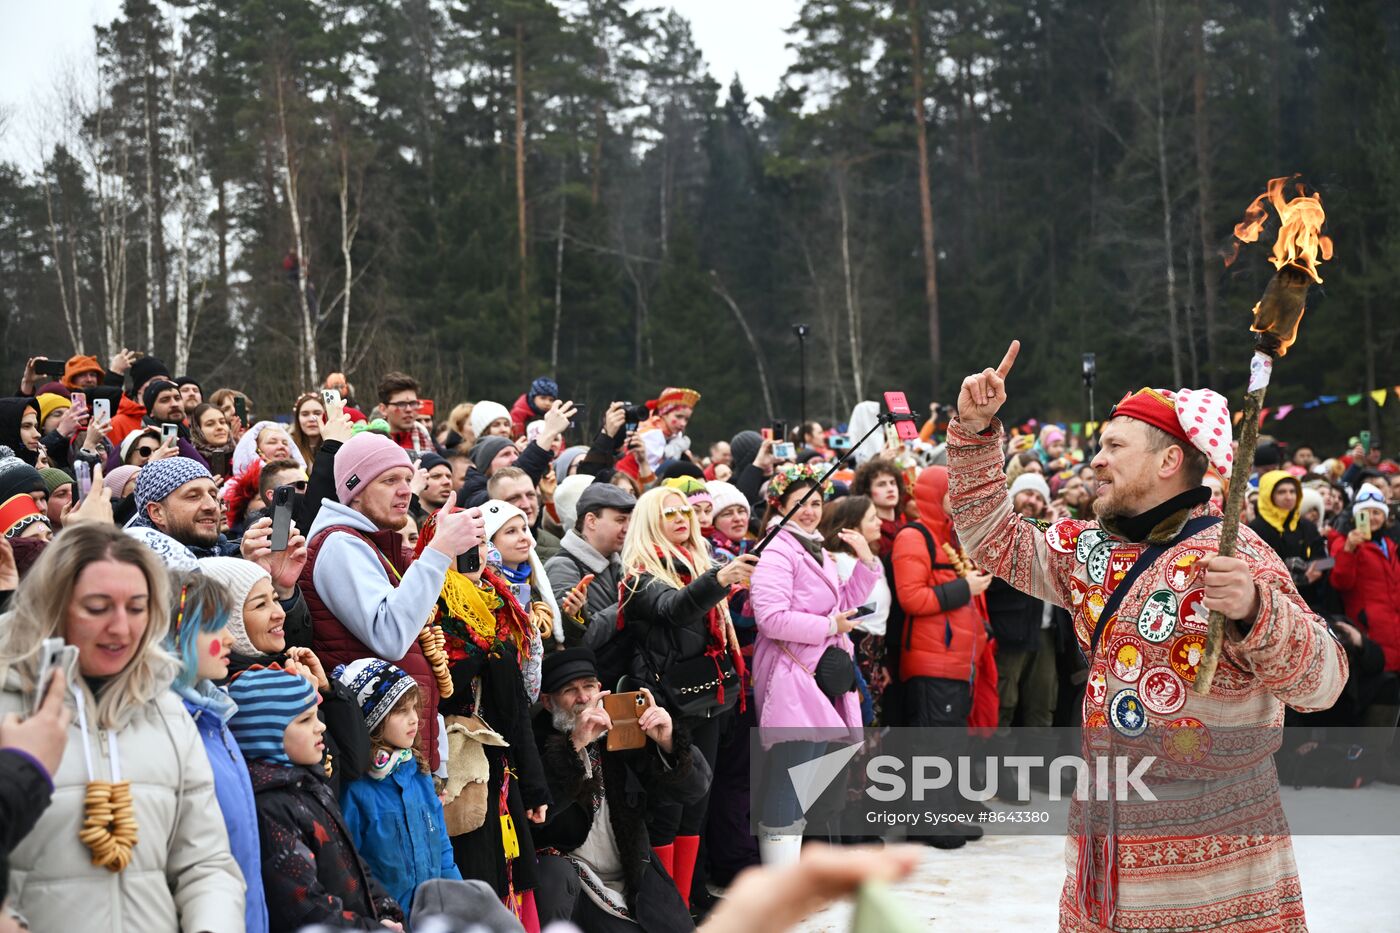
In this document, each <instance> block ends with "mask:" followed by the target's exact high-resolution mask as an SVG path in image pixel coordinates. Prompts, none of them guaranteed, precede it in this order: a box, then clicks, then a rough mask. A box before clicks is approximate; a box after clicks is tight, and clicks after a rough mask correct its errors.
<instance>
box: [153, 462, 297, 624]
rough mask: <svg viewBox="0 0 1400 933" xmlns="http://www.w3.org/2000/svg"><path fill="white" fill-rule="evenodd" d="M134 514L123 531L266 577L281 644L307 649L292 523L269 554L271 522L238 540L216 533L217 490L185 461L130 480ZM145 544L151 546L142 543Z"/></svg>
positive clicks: (156, 466) (204, 471)
mask: <svg viewBox="0 0 1400 933" xmlns="http://www.w3.org/2000/svg"><path fill="white" fill-rule="evenodd" d="M132 498H133V499H135V504H136V514H135V516H134V517H133V518H132V519H131V521H130V522H128V523H127V527H128V528H154V529H155V530H156V531H159V532H160V533H161V534H163V535H165V536H166V537H167V538H171V539H173V540H174V541H176V542H177V543H179V544H181V545H183V546H184V547H186V548H187V549H189V552H190V553H191V554H192V555H193V556H195V557H242V558H243V559H244V560H250V561H252V562H253V563H255V564H258V565H259V566H260V567H262V568H263V569H264V570H266V571H267V572H268V573H269V574H271V575H272V586H273V589H274V590H276V592H277V599H278V602H280V603H281V605H282V610H283V611H284V612H286V614H287V621H286V623H285V628H286V631H287V643H288V644H289V645H292V646H294V647H310V637H309V632H310V627H311V623H310V618H309V616H308V612H307V605H306V601H305V600H304V599H303V598H302V595H301V592H300V591H299V590H298V589H297V579H298V577H300V576H301V569H302V565H303V564H305V563H306V538H304V537H303V536H302V534H301V532H299V531H298V530H297V526H296V523H295V522H293V523H292V527H291V534H290V535H289V536H288V538H287V547H286V549H285V550H282V551H273V550H272V547H271V543H272V519H271V518H263V519H260V520H258V521H257V522H254V523H253V524H252V525H250V526H248V530H247V531H246V532H245V533H244V535H243V538H242V540H240V541H233V540H231V539H229V538H228V537H227V536H226V535H223V534H221V533H220V532H219V489H218V487H217V486H216V485H214V478H213V477H212V476H210V475H209V470H208V468H207V467H205V466H204V465H203V464H202V463H196V462H195V461H193V460H190V459H188V458H186V457H169V458H167V459H165V460H153V461H151V462H150V463H148V464H147V465H146V466H145V467H143V468H142V470H141V473H140V475H139V476H137V478H136V490H135V492H133V493H132ZM142 540H145V541H146V543H147V544H150V543H151V541H150V539H148V538H143V539H142Z"/></svg>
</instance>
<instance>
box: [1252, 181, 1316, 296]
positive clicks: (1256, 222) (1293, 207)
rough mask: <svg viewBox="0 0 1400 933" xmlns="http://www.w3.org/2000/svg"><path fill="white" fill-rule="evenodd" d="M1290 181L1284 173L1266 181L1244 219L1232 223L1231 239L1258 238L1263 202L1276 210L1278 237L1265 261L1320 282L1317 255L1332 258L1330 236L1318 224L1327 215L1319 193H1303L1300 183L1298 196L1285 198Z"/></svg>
mask: <svg viewBox="0 0 1400 933" xmlns="http://www.w3.org/2000/svg"><path fill="white" fill-rule="evenodd" d="M1293 177H1296V176H1293ZM1291 180H1292V178H1291V177H1287V176H1285V177H1283V178H1271V179H1270V180H1269V184H1268V187H1267V188H1266V189H1265V191H1264V193H1263V194H1261V195H1259V197H1257V198H1255V199H1254V200H1253V201H1252V202H1250V205H1249V207H1247V208H1245V212H1244V220H1242V221H1241V222H1240V223H1238V224H1236V225H1235V238H1236V239H1237V240H1239V241H1240V242H1242V243H1253V242H1255V241H1256V240H1258V239H1259V234H1260V232H1261V231H1262V230H1263V228H1264V221H1265V220H1267V219H1268V216H1269V212H1268V209H1267V208H1266V207H1265V202H1266V201H1267V202H1268V203H1269V204H1272V205H1273V207H1274V210H1275V211H1277V212H1278V218H1279V228H1278V238H1277V239H1275V240H1274V251H1273V255H1272V256H1270V257H1269V261H1270V262H1272V263H1273V264H1274V268H1275V269H1282V268H1283V267H1284V266H1293V267H1295V268H1297V269H1300V270H1302V271H1303V272H1306V273H1307V274H1308V275H1310V276H1311V277H1312V280H1313V281H1314V282H1316V283H1318V284H1319V285H1321V284H1322V276H1320V275H1318V273H1317V264H1318V262H1319V260H1318V254H1319V253H1320V254H1321V255H1322V261H1326V260H1328V259H1331V258H1332V238H1331V237H1328V236H1323V235H1322V224H1323V222H1324V221H1325V220H1326V219H1327V215H1326V213H1324V212H1323V210H1322V198H1321V196H1320V195H1316V194H1312V195H1310V194H1307V193H1306V191H1305V189H1304V188H1303V186H1302V185H1301V184H1299V185H1297V186H1296V187H1297V189H1298V196H1297V197H1295V198H1293V199H1292V200H1291V201H1285V200H1284V198H1283V189H1284V186H1286V185H1287V184H1288V182H1290V181H1291ZM1227 265H1228V263H1227Z"/></svg>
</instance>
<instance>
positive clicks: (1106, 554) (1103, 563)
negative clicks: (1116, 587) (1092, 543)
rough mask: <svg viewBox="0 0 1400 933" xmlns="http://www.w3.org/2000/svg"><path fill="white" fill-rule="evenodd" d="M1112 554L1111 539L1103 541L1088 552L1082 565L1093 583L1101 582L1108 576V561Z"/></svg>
mask: <svg viewBox="0 0 1400 933" xmlns="http://www.w3.org/2000/svg"><path fill="white" fill-rule="evenodd" d="M1112 555H1113V542H1112V541H1105V542H1103V543H1102V544H1100V545H1099V546H1098V547H1096V548H1094V549H1093V550H1092V551H1090V552H1089V559H1088V560H1087V561H1085V563H1084V566H1085V570H1086V571H1087V572H1088V574H1089V579H1090V580H1092V581H1094V582H1095V583H1103V581H1104V580H1105V579H1106V578H1107V577H1108V561H1109V558H1110V557H1111V556H1112Z"/></svg>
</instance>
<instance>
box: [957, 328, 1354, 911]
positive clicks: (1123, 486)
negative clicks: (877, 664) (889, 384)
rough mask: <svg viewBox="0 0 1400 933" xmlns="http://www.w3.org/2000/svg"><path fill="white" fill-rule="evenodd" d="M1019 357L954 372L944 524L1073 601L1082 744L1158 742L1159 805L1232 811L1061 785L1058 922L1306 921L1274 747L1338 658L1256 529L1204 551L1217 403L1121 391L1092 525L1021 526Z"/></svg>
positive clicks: (1058, 598)
mask: <svg viewBox="0 0 1400 933" xmlns="http://www.w3.org/2000/svg"><path fill="white" fill-rule="evenodd" d="M1019 350H1020V343H1019V342H1017V341H1012V343H1011V346H1010V348H1008V350H1007V352H1006V356H1005V358H1004V359H1003V360H1002V362H1001V365H1000V366H999V367H998V368H997V369H995V370H993V369H985V370H983V371H982V372H981V373H977V374H975V375H972V376H969V377H967V379H965V380H964V381H963V384H962V389H961V392H960V394H959V396H958V416H957V418H955V419H954V421H953V422H952V424H951V425H950V427H949V430H948V466H949V471H950V473H951V474H952V483H951V498H952V503H953V516H954V520H955V522H956V524H957V528H958V532H959V533H960V534H961V536H962V539H963V541H964V542H965V543H966V544H967V547H968V549H969V550H970V551H971V553H972V555H973V557H974V558H975V559H976V561H977V564H978V565H979V566H981V567H983V568H986V569H988V570H990V571H991V572H992V573H994V574H996V575H997V576H999V577H1002V578H1003V579H1005V580H1007V582H1009V583H1010V584H1011V585H1012V586H1015V587H1016V588H1017V589H1020V590H1023V591H1025V592H1028V593H1030V594H1031V595H1033V596H1036V597H1038V598H1040V599H1045V600H1049V601H1051V602H1054V603H1055V604H1057V605H1059V606H1063V607H1065V608H1067V609H1070V611H1071V612H1072V613H1073V614H1074V631H1075V637H1076V640H1077V641H1078V644H1079V647H1080V650H1081V651H1082V652H1083V653H1084V655H1085V657H1086V658H1088V659H1089V662H1090V665H1091V667H1090V672H1089V680H1088V689H1087V690H1086V692H1085V697H1084V702H1083V714H1084V725H1085V727H1086V729H1085V737H1086V741H1091V742H1093V746H1092V748H1087V749H1086V752H1085V753H1086V755H1087V756H1089V757H1096V756H1097V755H1099V754H1104V753H1106V754H1109V755H1113V754H1126V755H1128V756H1129V757H1130V758H1132V757H1133V753H1134V752H1135V751H1136V754H1138V755H1141V754H1142V752H1141V749H1143V748H1148V747H1150V748H1152V749H1153V750H1160V752H1161V756H1162V757H1161V758H1160V759H1158V760H1157V763H1156V765H1154V766H1153V767H1154V770H1151V771H1149V772H1146V773H1145V774H1144V780H1146V781H1148V782H1154V781H1160V780H1162V777H1163V774H1164V773H1166V774H1167V775H1169V776H1170V777H1180V778H1182V779H1184V780H1183V785H1184V784H1186V783H1189V785H1190V788H1191V789H1190V794H1191V799H1190V801H1189V802H1187V801H1186V800H1180V801H1176V809H1175V810H1173V811H1172V812H1175V813H1184V812H1189V813H1190V814H1191V816H1190V817H1189V819H1192V820H1200V819H1202V818H1203V817H1202V814H1225V813H1229V814H1231V818H1230V822H1229V826H1228V829H1226V828H1224V827H1221V828H1220V829H1217V830H1216V832H1215V833H1212V832H1211V830H1210V829H1209V828H1205V827H1201V826H1200V825H1199V824H1198V823H1193V824H1191V825H1189V826H1188V825H1181V826H1169V825H1167V823H1166V817H1165V814H1163V813H1157V814H1155V819H1154V814H1150V813H1149V811H1150V810H1151V805H1150V804H1143V803H1141V802H1136V803H1134V804H1132V805H1131V806H1130V805H1129V804H1127V803H1117V804H1114V805H1110V804H1108V803H1106V802H1105V798H1106V797H1108V796H1112V795H1111V794H1110V793H1109V790H1110V789H1109V788H1106V787H1103V786H1097V787H1095V788H1093V789H1094V791H1095V793H1094V794H1092V795H1089V796H1087V797H1085V796H1083V795H1080V794H1076V800H1075V802H1074V804H1073V805H1072V807H1071V809H1070V817H1069V819H1070V834H1069V836H1068V839H1067V847H1068V848H1067V852H1066V856H1067V860H1068V862H1069V864H1070V865H1072V866H1074V868H1073V869H1072V870H1071V872H1070V873H1069V877H1068V878H1067V880H1066V882H1065V886H1064V889H1063V892H1062V893H1061V896H1060V929H1061V930H1076V931H1078V930H1103V929H1177V928H1181V927H1184V926H1190V927H1191V929H1193V930H1228V931H1244V930H1256V929H1262V928H1265V927H1267V928H1270V929H1304V928H1305V927H1306V922H1307V921H1306V917H1305V915H1304V911H1303V900H1302V888H1301V885H1300V883H1299V880H1298V869H1297V866H1296V864H1295V863H1294V859H1293V849H1292V845H1291V843H1290V841H1289V835H1288V826H1287V821H1286V820H1285V819H1284V817H1283V814H1282V809H1281V807H1280V805H1279V801H1278V778H1277V774H1276V772H1275V770H1274V765H1273V758H1272V755H1273V752H1274V751H1275V750H1276V749H1277V748H1278V747H1279V740H1280V733H1279V732H1278V727H1279V726H1281V725H1282V723H1283V712H1284V706H1285V704H1286V705H1288V706H1290V707H1292V708H1294V709H1297V710H1300V711H1310V710H1317V709H1326V708H1328V707H1330V706H1331V705H1332V704H1333V703H1334V702H1335V701H1336V699H1337V696H1338V694H1339V693H1340V692H1341V690H1342V687H1343V685H1344V684H1345V682H1346V677H1347V661H1346V654H1345V652H1344V651H1343V650H1342V647H1341V645H1340V644H1338V643H1337V641H1336V639H1334V638H1333V637H1332V636H1331V635H1329V634H1328V632H1327V628H1326V626H1325V625H1324V624H1323V622H1322V620H1321V619H1319V618H1318V617H1317V616H1316V615H1315V614H1313V613H1312V612H1311V611H1310V610H1309V609H1308V607H1307V604H1306V603H1304V602H1303V600H1302V599H1301V598H1300V597H1299V595H1298V592H1297V590H1296V589H1295V588H1294V586H1293V580H1292V577H1291V576H1290V574H1289V572H1288V570H1287V568H1285V567H1284V566H1283V564H1282V562H1281V561H1280V560H1279V559H1278V556H1277V555H1275V554H1274V553H1273V551H1272V549H1270V548H1269V547H1268V546H1267V545H1266V544H1264V543H1263V542H1262V541H1260V540H1259V537H1258V535H1256V534H1255V533H1254V532H1252V531H1250V530H1249V529H1248V528H1243V527H1242V528H1240V529H1239V542H1238V549H1237V550H1236V555H1237V556H1235V557H1221V556H1220V555H1219V554H1217V553H1216V552H1217V550H1218V545H1219V537H1220V516H1219V512H1218V510H1216V509H1215V508H1214V507H1213V506H1211V505H1210V504H1209V499H1210V491H1209V490H1208V489H1207V488H1205V487H1204V486H1202V485H1201V481H1202V479H1203V478H1204V476H1205V473H1206V469H1207V467H1208V466H1214V467H1215V468H1216V470H1218V471H1219V472H1220V474H1221V475H1224V476H1228V475H1230V467H1231V464H1232V462H1233V459H1234V458H1233V454H1232V453H1231V450H1230V413H1229V410H1228V407H1227V405H1226V403H1225V400H1224V399H1223V398H1221V397H1220V396H1219V395H1216V394H1215V393H1214V392H1211V391H1210V390H1208V389H1206V390H1193V389H1180V390H1178V391H1176V392H1170V391H1166V390H1162V389H1142V390H1140V391H1138V392H1133V393H1129V394H1128V395H1126V396H1124V397H1123V399H1122V400H1121V401H1120V402H1119V403H1118V404H1117V405H1116V406H1115V407H1114V408H1113V410H1112V411H1111V412H1110V413H1109V417H1108V419H1107V421H1106V422H1105V427H1104V429H1103V433H1102V438H1101V446H1100V449H1099V452H1098V454H1097V455H1096V456H1095V457H1094V460H1093V464H1092V465H1093V468H1094V474H1095V477H1096V479H1097V482H1098V489H1099V497H1098V500H1097V501H1096V502H1095V512H1096V513H1097V516H1098V520H1097V521H1093V522H1088V521H1081V520H1076V519H1062V520H1060V521H1057V522H1054V523H1053V524H1046V523H1044V522H1032V521H1028V520H1026V519H1025V518H1023V517H1021V516H1018V515H1016V514H1014V513H1013V511H1012V509H1011V503H1010V501H1009V498H1008V496H1007V494H1006V488H1005V483H1006V480H1005V476H1004V474H1003V472H1002V458H1001V445H1002V426H1001V424H1000V422H998V421H997V420H996V418H995V415H996V413H997V411H998V410H999V409H1000V408H1001V406H1002V403H1003V402H1005V401H1006V382H1005V380H1006V376H1007V374H1008V373H1009V372H1010V371H1011V366H1012V364H1013V363H1014V362H1015V360H1016V355H1017V353H1018V352H1019ZM1212 610H1219V611H1220V612H1222V613H1223V614H1224V616H1225V618H1226V619H1227V620H1228V621H1227V622H1226V630H1227V631H1226V635H1225V639H1224V646H1223V652H1222V654H1221V658H1220V666H1219V669H1218V670H1217V672H1216V675H1215V679H1214V681H1213V683H1212V686H1211V691H1210V693H1209V694H1208V695H1207V696H1199V695H1197V694H1196V693H1194V691H1193V690H1192V689H1191V684H1192V683H1193V682H1194V681H1195V679H1196V677H1197V673H1198V667H1197V665H1198V660H1199V657H1200V654H1201V649H1202V648H1203V647H1204V643H1205V632H1206V626H1205V620H1206V617H1207V616H1208V614H1209V613H1210V611H1212ZM1149 729H1153V730H1154V731H1153V733H1152V734H1151V735H1146V733H1147V732H1148V730H1149ZM1140 736H1143V738H1141V739H1140V740H1139V737H1140ZM1212 737H1213V738H1212ZM1115 746H1116V747H1117V749H1118V751H1117V752H1115V751H1114V748H1115ZM1212 749H1214V753H1213V752H1212ZM1222 751H1223V752H1224V754H1221V752H1222ZM1121 789H1122V788H1121V787H1120V790H1121ZM1177 789H1178V786H1177V785H1174V786H1173V787H1172V788H1168V790H1170V791H1176V790H1177ZM1180 789H1181V790H1186V788H1185V787H1184V786H1181V787H1180ZM1178 796H1180V794H1178ZM1120 799H1122V798H1120ZM1186 853H1190V854H1189V855H1186Z"/></svg>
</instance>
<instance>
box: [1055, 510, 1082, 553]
mask: <svg viewBox="0 0 1400 933" xmlns="http://www.w3.org/2000/svg"><path fill="white" fill-rule="evenodd" d="M1083 527H1084V523H1083V522H1079V521H1075V520H1074V519H1072V518H1062V519H1060V520H1059V521H1057V522H1055V523H1053V524H1052V525H1051V526H1050V527H1049V528H1047V529H1045V543H1046V544H1048V545H1050V550H1052V551H1057V552H1058V553H1060V554H1073V553H1074V545H1075V542H1076V541H1078V540H1079V532H1080V531H1081V530H1082V529H1083Z"/></svg>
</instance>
